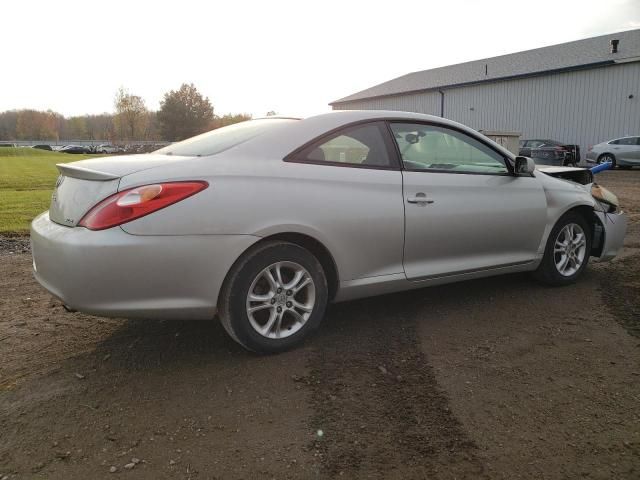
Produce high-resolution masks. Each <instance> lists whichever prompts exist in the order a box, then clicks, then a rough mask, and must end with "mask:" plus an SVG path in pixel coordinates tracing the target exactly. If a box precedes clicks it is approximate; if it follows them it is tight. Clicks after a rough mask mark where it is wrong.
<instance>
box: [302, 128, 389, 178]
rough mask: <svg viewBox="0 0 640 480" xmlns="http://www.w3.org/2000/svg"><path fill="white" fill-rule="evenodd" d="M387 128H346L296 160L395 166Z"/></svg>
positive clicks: (315, 145) (306, 151)
mask: <svg viewBox="0 0 640 480" xmlns="http://www.w3.org/2000/svg"><path fill="white" fill-rule="evenodd" d="M383 128H384V124H382V123H381V122H375V123H367V124H366V125H358V126H355V127H350V128H346V129H344V130H341V131H340V132H338V133H336V134H334V135H332V136H331V137H329V138H324V139H322V140H320V141H318V142H317V143H315V144H313V145H311V146H310V147H307V148H305V149H304V150H303V151H302V152H301V153H300V154H299V155H296V158H298V159H300V160H302V161H308V162H314V163H318V162H327V163H329V164H340V163H344V164H349V165H357V166H362V167H383V168H384V167H391V166H392V164H391V160H390V157H389V152H388V151H387V145H386V143H385V141H384V136H383V135H384V134H383V131H384V130H383Z"/></svg>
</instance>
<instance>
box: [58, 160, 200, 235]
mask: <svg viewBox="0 0 640 480" xmlns="http://www.w3.org/2000/svg"><path fill="white" fill-rule="evenodd" d="M190 158H192V157H174V156H168V155H154V154H145V155H127V156H117V157H116V156H114V157H101V158H93V159H89V160H81V161H79V162H73V163H61V164H58V165H56V166H57V168H58V171H59V172H60V176H59V177H58V180H57V181H56V186H55V189H54V190H53V194H52V195H51V205H50V207H49V218H51V220H52V221H54V222H56V223H59V224H60V225H65V226H68V227H75V226H76V225H77V224H78V222H79V221H80V220H81V219H82V217H83V216H84V215H85V214H86V213H87V212H88V211H89V209H91V208H92V207H93V206H94V205H96V204H97V203H98V202H99V201H101V200H103V199H105V198H106V197H108V196H110V195H113V194H114V193H116V192H117V191H118V185H119V183H120V178H121V177H123V176H125V175H129V174H131V173H135V172H139V171H141V170H148V169H150V168H155V167H159V166H163V165H168V164H170V163H174V162H180V161H184V160H188V159H190Z"/></svg>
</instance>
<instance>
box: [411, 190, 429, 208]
mask: <svg viewBox="0 0 640 480" xmlns="http://www.w3.org/2000/svg"><path fill="white" fill-rule="evenodd" d="M407 202H409V203H417V204H418V205H431V204H432V203H433V202H434V200H431V199H430V198H427V196H426V195H425V194H424V193H422V192H420V193H416V196H415V197H409V198H407Z"/></svg>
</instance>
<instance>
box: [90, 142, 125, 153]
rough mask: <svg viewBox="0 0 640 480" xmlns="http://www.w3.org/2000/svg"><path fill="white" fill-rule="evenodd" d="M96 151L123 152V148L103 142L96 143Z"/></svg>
mask: <svg viewBox="0 0 640 480" xmlns="http://www.w3.org/2000/svg"><path fill="white" fill-rule="evenodd" d="M96 152H97V153H105V154H106V153H123V152H124V149H123V148H121V147H116V146H115V145H108V144H103V145H98V146H97V147H96Z"/></svg>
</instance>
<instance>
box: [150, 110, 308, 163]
mask: <svg viewBox="0 0 640 480" xmlns="http://www.w3.org/2000/svg"><path fill="white" fill-rule="evenodd" d="M290 122H295V120H293V119H290V118H268V119H259V120H248V121H246V122H240V123H236V124H234V125H229V126H227V127H222V128H217V129H215V130H211V131H210V132H207V133H203V134H201V135H197V136H195V137H191V138H188V139H186V140H183V141H182V142H177V143H173V144H171V145H168V146H166V147H164V148H161V149H160V150H156V151H155V152H154V153H160V154H163V155H185V156H188V157H204V156H208V155H215V154H216V153H220V152H222V151H224V150H228V149H229V148H231V147H235V146H236V145H240V144H241V143H244V142H246V141H247V140H251V139H252V138H255V137H257V136H258V135H260V134H262V133H264V132H266V131H268V130H270V129H272V128H274V127H278V126H280V125H282V124H284V123H290Z"/></svg>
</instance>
